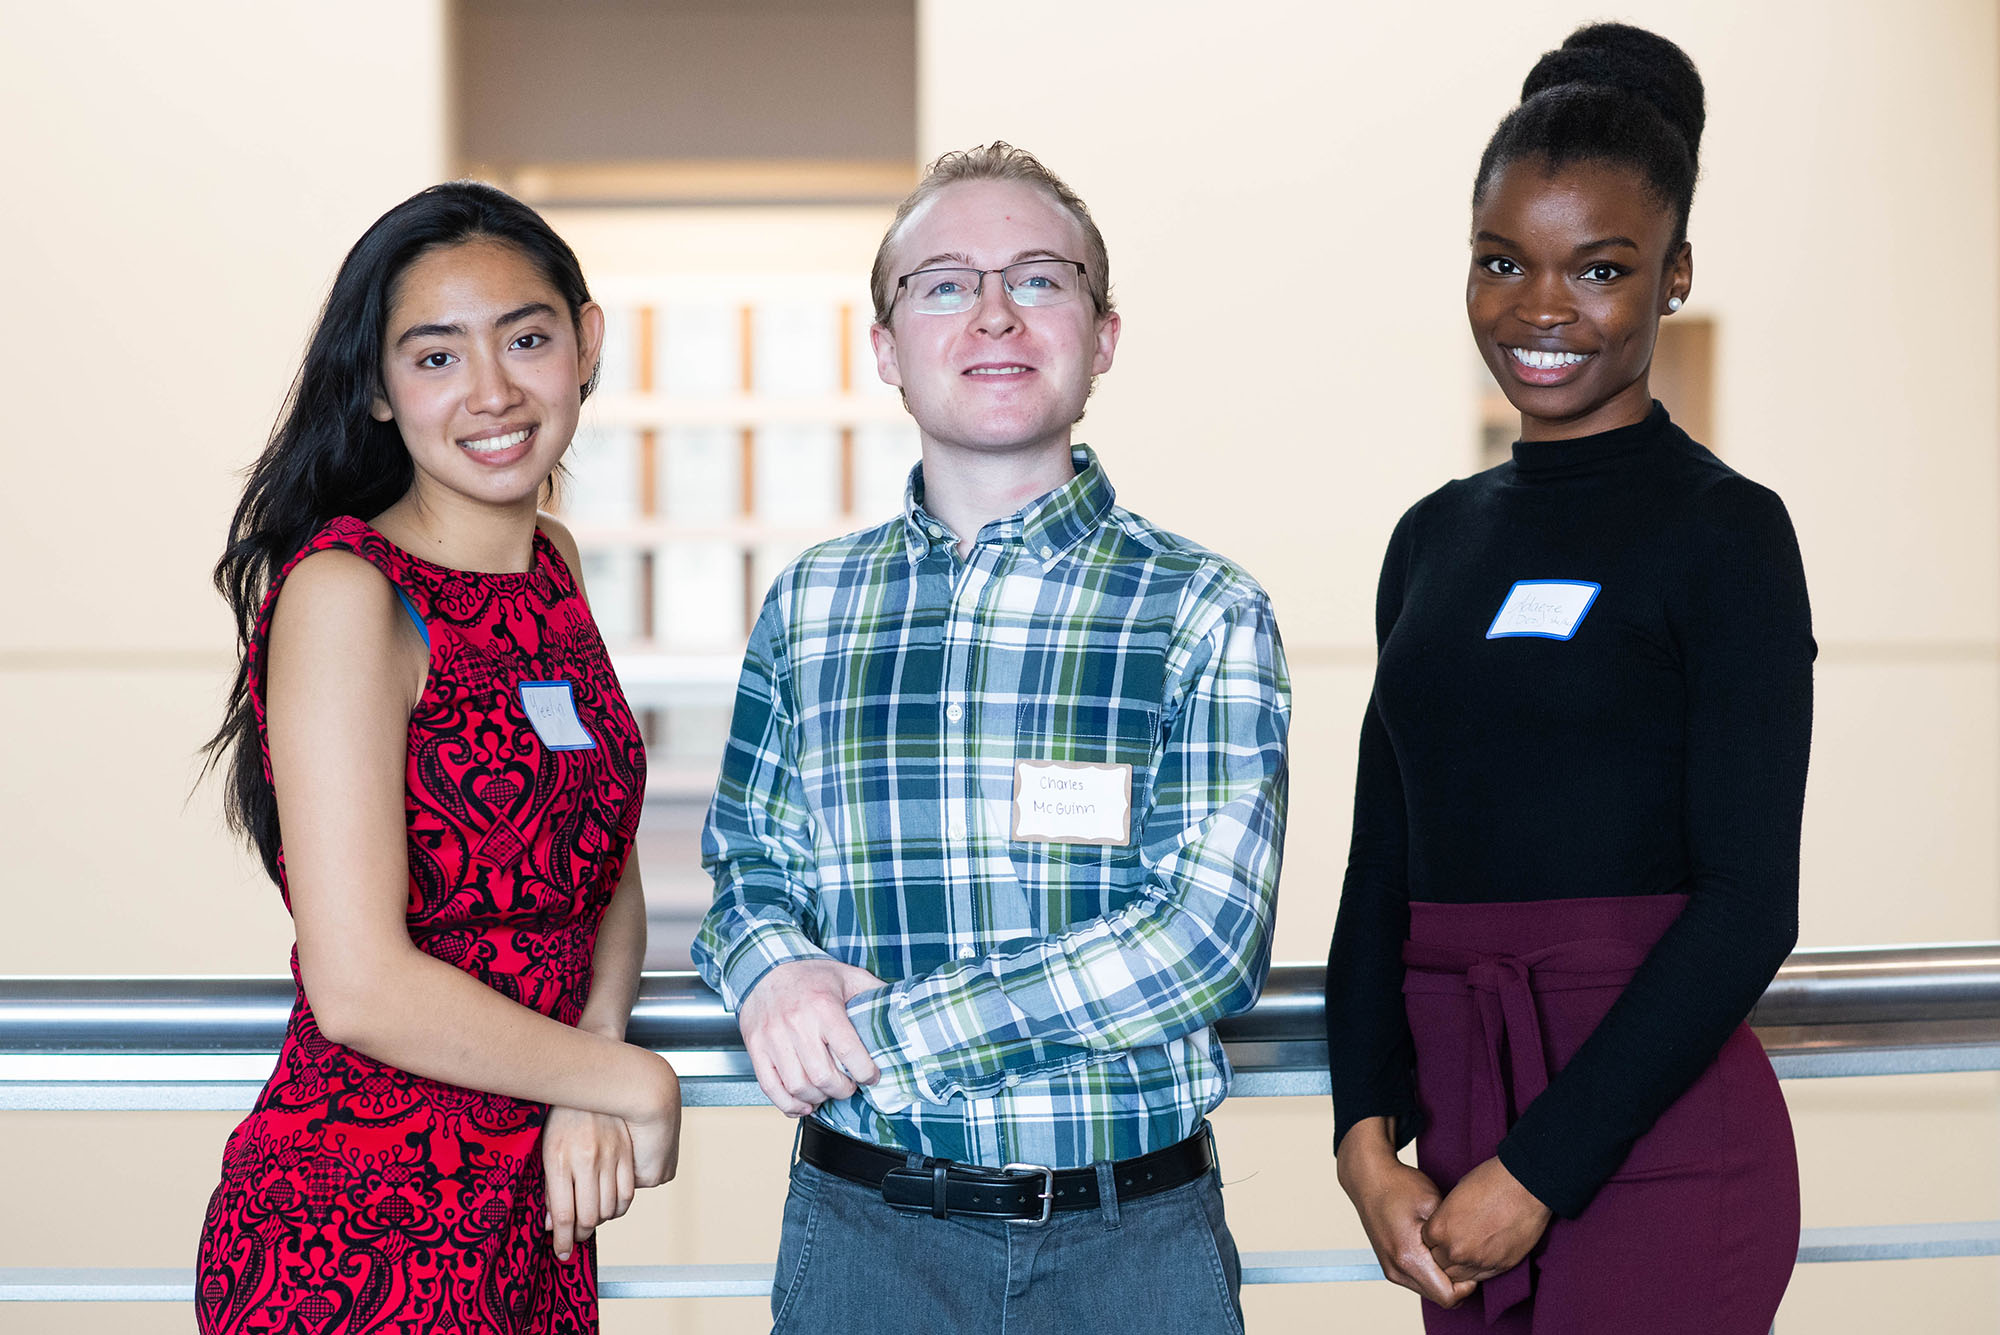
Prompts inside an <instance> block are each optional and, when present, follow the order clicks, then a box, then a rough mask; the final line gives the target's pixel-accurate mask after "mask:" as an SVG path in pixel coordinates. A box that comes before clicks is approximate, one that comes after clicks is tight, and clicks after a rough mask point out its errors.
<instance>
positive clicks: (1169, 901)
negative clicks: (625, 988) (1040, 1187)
mask: <svg viewBox="0 0 2000 1335" xmlns="http://www.w3.org/2000/svg"><path fill="white" fill-rule="evenodd" d="M1074 457H1075V463H1076V468H1077V475H1076V477H1075V479H1074V480H1073V481H1072V482H1070V483H1069V484H1068V485H1066V486H1064V487H1062V488H1060V489H1058V490H1057V491H1054V492H1052V493H1050V494H1049V495H1047V496H1044V497H1042V498H1041V499H1040V500H1038V501H1036V502H1034V503H1033V504H1031V505H1029V506H1028V507H1026V508H1025V509H1023V510H1022V511H1020V512H1018V513H1017V514H1015V515H1013V516H1011V517H1009V518H1007V519H1004V520H1000V521H996V522H995V523H993V524H989V525H988V526H987V527H986V528H985V529H983V530H982V531H981V532H980V533H979V535H978V537H977V539H976V541H975V543H974V545H973V547H972V550H971V553H970V555H969V556H968V557H967V558H965V559H964V560H963V561H961V560H960V559H959V558H958V557H957V555H956V553H955V552H954V550H953V548H954V544H955V541H956V539H955V537H954V536H953V535H952V534H951V533H950V532H948V531H947V530H946V529H945V527H944V526H943V525H942V524H940V523H938V522H937V521H936V520H934V519H932V518H931V517H930V516H929V515H927V514H926V513H925V512H924V510H923V508H922V504H921V501H922V469H921V468H919V469H918V470H916V471H915V472H914V473H913V474H912V475H911V484H910V491H909V496H908V499H907V501H906V504H905V511H904V514H903V516H902V517H901V518H899V519H898V520H895V521H893V522H891V523H889V524H885V525H883V526H881V527H879V528H875V529H871V530H868V531H867V532H864V533H858V534H854V535H851V536H849V537H845V538H840V539H837V540H835V541H832V542H828V543H824V544H821V545H820V546H818V547H815V548H813V549H811V550H810V551H808V552H806V553H805V554H804V555H802V556H801V557H800V558H799V559H798V560H797V561H795V562H794V563H793V564H792V565H791V566H789V567H788V568H787V569H786V570H785V572H784V573H783V574H782V575H780V576H779V577H778V580H777V582H776V584H775V585H773V587H772V589H771V592H770V594H769V596H768V597H767V598H766V599H765V602H764V607H763V611H762V613H761V615H760V616H759V617H758V619H757V624H756V628H755V630H754V631H753V632H752V635H751V639H750V647H749V651H748V654H747V655H746V657H745V660H744V666H743V677H742V682H741V684H740V686H739V688H738V692H737V700H736V713H735V719H734V722H733V724H732V727H731V737H730V742H729V746H728V749H727V752H726V753H725V756H724V759H723V766H722V776H721V780H720V782H719V784H718V786H717V789H716V794H715V800H714V803H713V805H712V806H711V808H710V810H709V817H708V824H707V828H706V830H705V831H704V833H703V839H702V855H703V864H704V866H706V867H707V868H708V869H709V871H710V872H711V873H712V874H713V875H714V877H715V884H716V895H715V903H714V906H713V907H712V908H711V910H710V911H709V913H708V916H707V917H706V919H704V921H703V923H702V926H701V931H700V934H699V936H698V938H697V940H696V942H695V948H694V957H695V961H696V964H697V966H698V967H699V968H700V969H701V972H702V976H703V977H704V978H706V979H707V980H708V981H709V983H710V984H711V985H712V986H714V987H716V988H717V989H718V990H720V991H721V993H722V995H723V998H724V1000H725V1001H726V1002H727V1003H728V1005H729V1006H730V1007H731V1008H732V1009H734V1008H735V1007H736V1006H737V1005H738V1004H739V1003H740V1001H741V1000H742V998H743V997H744V996H745V995H746V994H747V993H748V992H749V991H750V989H751V988H752V987H754V986H755V985H756V983H757V981H758V980H759V979H760V978H762V977H763V975H764V974H765V973H766V972H767V971H769V970H770V969H771V968H773V967H775V966H777V965H779V964H783V963H786V962H788V961H792V960H800V959H814V958H820V957H823V956H831V957H832V958H834V959H837V960H840V961H843V962H845V963H848V964H852V965H856V966H858V967H860V968H863V969H867V970H868V971H870V972H871V973H874V974H875V975H876V976H878V977H880V978H882V979H884V980H886V981H887V982H888V984H889V986H886V987H883V988H881V989H878V990H876V991H873V992H870V993H867V994H865V995H863V996H859V997H856V998H855V999H854V1000H853V1001H852V1002H851V1003H850V1004H849V1006H848V1013H849V1015H850V1017H851V1018H852V1019H853V1021H854V1024H855V1027H856V1029H857V1030H858V1031H859V1033H860V1034H861V1037H862V1038H863V1040H864V1041H865V1042H866V1043H867V1045H868V1047H869V1050H870V1052H871V1053H872V1054H873V1056H874V1057H875V1060H876V1062H877V1063H878V1064H879V1065H880V1067H881V1070H882V1076H881V1079H880V1080H879V1081H878V1082H877V1083H875V1084H874V1085H872V1086H870V1087H868V1088H867V1089H865V1090H864V1091H863V1092H862V1093H860V1094H857V1095H856V1096H854V1097H853V1098H850V1099H847V1100H844V1101H841V1102H837V1103H829V1104H827V1105H825V1106H823V1107H822V1108H821V1109H820V1110H819V1112H818V1114H817V1115H818V1116H819V1117H820V1118H821V1119H822V1120H823V1121H824V1122H826V1123H827V1124H828V1125H829V1126H831V1127H833V1128H834V1129H835V1130H838V1131H841V1132H844V1133H845V1134H847V1135H851V1136H856V1137H859V1138H861V1139H864V1140H869V1141H873V1142H876V1143H878V1144H883V1145H891V1146H898V1147H901V1148H905V1149H909V1150H914V1151H918V1152H921V1153H923V1154H926V1155H931V1156H935V1157H940V1158H950V1159H956V1160H959V1161H962V1162H968V1163H981V1164H989V1165H998V1164H1003V1163H1008V1162H1027V1163H1039V1164H1047V1165H1050V1166H1052V1167H1077V1166H1081V1165H1084V1164H1088V1163H1091V1162H1093V1161H1095V1160H1098V1159H1107V1158H1109V1159H1119V1158H1126V1157H1129V1156H1131V1155H1135V1154H1141V1153H1145V1152H1147V1151H1149V1150H1153V1149H1158V1148H1159V1147H1161V1146H1163V1145H1167V1144H1171V1143H1172V1142H1174V1141H1176V1140H1180V1139H1182V1138H1184V1137H1185V1136H1187V1135H1189V1134H1190V1133H1191V1132H1192V1131H1193V1130H1194V1128H1195V1127H1196V1126H1197V1125H1198V1124H1199V1122H1200V1120H1201V1118H1202V1117H1203V1116H1204V1115H1205V1114H1206V1113H1207V1112H1208V1111H1209V1110H1210V1109H1212V1108H1214V1107H1215V1106H1216V1105H1217V1104H1218V1103H1220V1102H1221V1101H1222V1099H1223V1096H1224V1095H1225V1094H1226V1093H1227V1092H1228V1088H1229V1064H1228V1060H1227V1059H1226V1057H1225V1056H1224V1055H1223V1050H1222V1045H1221V1043H1220V1042H1219V1041H1218V1040H1217V1039H1216V1037H1215V1033H1214V1030H1213V1029H1212V1028H1211V1026H1212V1025H1213V1023H1214V1022H1215V1021H1216V1020H1217V1019H1219V1018H1220V1017H1222V1016H1225V1015H1230V1014H1234V1013H1236V1012H1238V1011H1242V1010H1244V1009H1247V1008H1248V1007H1249V1006H1250V1005H1251V1004H1252V1003H1253V1002H1254V1001H1255V1000H1256V998H1257V994H1258V992H1259V991H1260V990H1261V988H1262V987H1263V983H1264V978H1265V975H1266V973H1267V972H1268V970H1269V966H1270V944H1271V929H1272V923H1273V918H1274V915H1275V912H1276V903H1277V884H1278V865H1279V860H1280V856H1281V853H1282V848H1283V840H1284V819H1285V790H1286V766H1285V737H1286V730H1287V727H1288V724H1289V720H1290V693H1289V686H1288V683H1287V679H1286V674H1285V664H1284V653H1283V649H1282V648H1281V646H1280V643H1279V640H1278V632H1277V626H1276V624H1275V622H1274V621H1273V619H1272V615H1271V608H1270V604H1269V601H1268V600H1267V599H1266V597H1265V595H1264V592H1263V590H1262V589H1260V588H1259V587H1258V586H1257V584H1256V583H1255V582H1254V581H1252V580H1251V579H1250V578H1249V577H1248V576H1247V575H1245V574H1244V573H1243V572H1242V571H1240V570H1238V569H1237V568H1236V567H1234V566H1232V565H1230V564H1229V563H1228V562H1227V561H1225V560H1223V559H1222V558H1220V557H1218V556H1216V555H1215V554H1214V553H1212V552H1208V551H1205V550H1203V549H1201V548H1199V547H1197V546H1195V545H1193V544H1192V543H1189V542H1187V541H1185V540H1183V539H1181V538H1178V537H1175V536H1174V535H1172V534H1169V533H1165V532H1163V531H1161V530H1160V529H1157V528H1155V527H1153V526H1152V525H1150V524H1148V523H1147V522H1146V521H1144V520H1142V519H1140V518H1138V517H1137V516H1135V515H1133V514H1131V513H1129V512H1127V511H1125V510H1123V509H1121V508H1119V507H1117V506H1116V505H1114V504H1113V493H1112V489H1111V485H1110V483H1109V481H1108V480H1107V479H1106V478H1105V476H1104V472H1103V470H1102V469H1101V468H1100V467H1099V466H1098V465H1097V462H1096V460H1095V458H1094V456H1092V454H1091V453H1090V451H1089V450H1087V449H1082V448H1079V449H1078V450H1077V451H1076V452H1075V456H1074ZM1017 758H1019V759H1029V760H1056V761H1065V762H1079V763H1098V764H1102V763H1114V764H1127V765H1130V766H1131V767H1132V843H1131V845H1130V846H1128V847H1104V846H1098V845H1088V844H1050V843H1039V842H1014V841H1012V840H1010V838H1009V835H1010V832H1011V828H1012V827H1011V823H1010V817H1011V814H1012V800H1013V782H1014V762H1015V760H1016V759H1017Z"/></svg>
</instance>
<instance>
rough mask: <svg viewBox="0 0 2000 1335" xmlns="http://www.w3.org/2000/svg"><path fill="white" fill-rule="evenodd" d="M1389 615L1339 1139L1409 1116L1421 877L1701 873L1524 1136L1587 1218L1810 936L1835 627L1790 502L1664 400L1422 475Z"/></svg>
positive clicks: (1358, 811) (1337, 1083)
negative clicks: (1821, 618)
mask: <svg viewBox="0 0 2000 1335" xmlns="http://www.w3.org/2000/svg"><path fill="white" fill-rule="evenodd" d="M1517 583H1521V584H1524V585H1525V587H1524V588H1523V589H1519V590H1517V589H1516V588H1515V586H1516V584H1517ZM1588 585H1597V586H1598V591H1597V592H1595V593H1594V594H1592V593H1591V592H1590V591H1589V590H1588V588H1587V587H1585V586H1588ZM1503 609H1504V615H1503ZM1579 610H1581V615H1580V617H1579V616H1577V615H1576V614H1577V613H1578V611H1579ZM1375 629H1376V637H1377V643H1378V647H1379V651H1380V656H1379V658H1378V660H1377V665H1376V673H1375V691H1374V694H1373V696H1372V698H1371V699H1370V701H1369V705H1368V712H1367V714H1366V716H1365V717H1364V719H1363V722H1362V727H1361V754H1360V765H1359V770H1358V773H1357V775H1356V786H1355V800H1354V835H1353V843H1352V846H1351V849H1350V852H1349V855H1348V864H1347V877H1346V881H1345V884H1344V887H1343V889H1342V892H1341V900H1340V917H1339V922H1338V925H1337V926H1336V927H1335V929H1334V935H1333V949H1332V953H1331V955H1330V956H1329V958H1328V960H1327V987H1326V1008H1327V1028H1328V1043H1327V1050H1328V1055H1329V1064H1330V1067H1331V1071H1332V1076H1333V1100H1334V1120H1335V1137H1336V1140H1335V1143H1336V1144H1338V1143H1339V1138H1340V1137H1344V1136H1345V1135H1346V1134H1347V1132H1348V1130H1349V1128H1351V1127H1352V1126H1353V1125H1354V1124H1355V1122H1357V1121H1359V1120H1361V1119H1363V1118H1367V1117H1374V1116H1380V1115H1388V1116H1391V1117H1394V1118H1396V1119H1397V1126H1398V1128H1399V1138H1400V1139H1402V1140H1407V1139H1408V1138H1409V1137H1410V1136H1411V1135H1413V1134H1414V1133H1415V1130H1416V1126H1417V1122H1418V1117H1419V1110H1418V1107H1417V1100H1416V1089H1415V1076H1414V1070H1413V1061H1414V1055H1413V1049H1412V1045H1411V1040H1410V1031H1409V1026H1408V1023H1407V1021H1406V1020H1405V1018H1404V1013H1403V996H1402V981H1403V964H1402V956H1401V950H1402V945H1403V941H1404V939H1405V937H1406V936H1407V935H1408V930H1409V920H1410V914H1409V905H1410V902H1411V901H1413V900H1415V901H1424V902H1440V903H1488V902H1496V901H1516V900H1546V899H1567V898H1576V897H1588V896H1601V895H1655V894H1686V895H1688V896H1690V899H1689V902H1688V906H1687V909H1686V911H1685V912H1684V913H1683V914H1682V915H1681V916H1680V918H1679V919H1678V920H1677V921H1676V922H1675V923H1674V925H1673V926H1672V927H1671V928H1669V929H1668V931H1667V933H1666V935H1665V936H1663V937H1662V938H1661V939H1660V941H1659V943H1658V944H1657V945H1656V946H1655V947H1654V948H1653V950H1652V952H1651V953H1650V954H1649V955H1648V957H1647V959H1646V961H1645V962H1644V964H1643V965H1642V966H1641V967H1640V969H1639V972H1638V973H1637V975H1636V976H1635V977H1634V978H1633V979H1632V982H1631V984H1630V985H1629V986H1628V987H1627V988H1626V990H1625V993H1624V995H1623V996H1621V997H1620V998H1619V1000H1618V1001H1617V1002H1616V1003H1615V1004H1614V1005H1613V1007H1612V1009H1611V1010H1610V1012H1609V1013H1608V1014H1607V1015H1606V1016H1605V1018H1604V1020H1603V1022H1602V1023H1601V1024H1600V1025H1599V1026H1598V1028H1597V1030H1596V1031H1595V1032H1594V1033H1593V1034H1592V1035H1591V1037H1590V1038H1589V1039H1588V1040H1587V1041H1586V1042H1585V1043H1584V1045H1583V1047H1582V1048H1581V1049H1580V1050H1579V1051H1578V1052H1577V1053H1576V1055H1575V1057H1574V1058H1573V1059H1572V1060H1571V1061H1570V1063H1569V1065H1568V1066H1566V1067H1565V1068H1564V1069H1563V1070H1562V1072H1561V1073H1560V1074H1558V1075H1557V1076H1556V1078H1555V1079H1554V1080H1553V1081H1552V1082H1551V1083H1550V1085H1549V1087H1548V1089H1547V1090H1546V1091H1545V1092H1544V1093H1543V1094H1542V1095H1541V1097H1539V1098H1537V1099H1536V1100H1535V1101H1534V1102H1533V1103H1531V1104H1530V1105H1529V1106H1528V1107H1527V1108H1526V1109H1524V1110H1523V1111H1522V1114H1521V1117H1520V1119H1519V1121H1518V1122H1516V1124H1515V1125H1514V1127H1513V1129H1512V1130H1511V1131H1510V1132H1509V1133H1508V1135H1507V1138H1506V1139H1505V1140H1504V1141H1503V1142H1502V1143H1501V1146H1500V1160H1501V1162H1502V1163H1504V1164H1505V1165H1506V1166H1507V1169H1508V1171H1510V1172H1511V1173H1513V1174H1514V1176H1515V1177H1516V1178H1518V1179H1519V1180H1520V1182H1521V1183H1522V1185H1524V1186H1525V1187H1527V1188H1528V1190H1530V1191H1531V1192H1533V1193H1534V1194H1535V1195H1536V1196H1537V1197H1539V1198H1540V1199H1541V1200H1542V1201H1543V1202H1544V1203H1545V1204H1547V1205H1548V1206H1549V1207H1550V1208H1551V1209H1553V1210H1555V1211H1556V1212H1557V1213H1558V1214H1561V1215H1564V1216H1567V1217H1574V1216H1575V1215H1577V1214H1579V1213H1581V1212H1582V1210H1583V1208H1584V1206H1585V1205H1587V1204H1588V1203H1589V1202H1590V1199H1591V1197H1592V1196H1593V1195H1595V1193H1596V1191H1597V1189H1598V1187H1599V1186H1601V1185H1602V1184H1603V1182H1604V1180H1605V1179H1606V1178H1607V1177H1609V1176H1610V1175H1611V1174H1612V1173H1613V1172H1615V1171H1617V1169H1618V1166H1619V1164H1620V1163H1621V1162H1623V1160H1624V1158H1625V1155H1626V1152H1627V1151H1628V1150H1629V1149H1630V1148H1631V1145H1632V1142H1633V1141H1634V1140H1636V1139H1637V1138H1638V1137H1639V1136H1641V1135H1643V1134H1644V1133H1645V1132H1646V1131H1647V1130H1648V1129H1650V1128H1651V1127H1652V1125H1653V1123H1654V1121H1655V1120H1656V1119H1657V1118H1658V1117H1659V1115H1660V1114H1661V1113H1662V1112H1663V1111H1665V1109H1666V1108H1667V1106H1668V1105H1669V1104H1671V1103H1672V1102H1673V1101H1674V1100H1675V1099H1676V1098H1678V1097H1679V1096H1680V1095H1681V1093H1682V1092H1683V1091H1684V1090H1685V1089H1686V1088H1687V1087H1688V1086H1689V1085H1690V1084H1692V1083H1693V1082H1694V1079H1695V1077H1696V1076H1698V1075H1699V1074H1700V1073H1701V1072H1702V1070H1703V1069H1704V1068H1705V1067H1706V1066H1707V1065H1708V1064H1709V1063H1710V1062H1712V1061H1713V1060H1714V1059H1715V1056H1716V1053H1717V1052H1718V1051H1719V1050H1720V1049H1721V1047H1722V1044H1723V1042H1724V1040H1726V1039H1727V1038H1728V1036H1729V1034H1730V1032H1731V1030H1733V1029H1734V1028H1735V1027H1736V1025H1737V1024H1738V1023H1740V1022H1741V1021H1742V1020H1743V1018H1744V1017H1745V1016H1746V1015H1747V1014H1748V1013H1749V1011H1750V1008H1751V1006H1752V1005H1754V1004H1755V1003H1756V1001H1757V999H1758V997H1759V996H1761V995H1762V993H1763V991H1764V988H1765V987H1766V986H1767V985H1768V984H1769V982H1770V980H1771V977H1772V975H1773V974H1774V973H1776V972H1777V969H1778V966H1779V965H1780V964H1781V963H1782V962H1783V961H1784V959H1785V956H1786V955H1787V953H1789V952H1790V950H1791V948H1792V945H1793V943H1794V942H1795V940H1796V939H1797V935H1798V875H1799V817H1800V810H1801V807H1802V805H1803V801H1804V794H1805V778H1806V753H1807V748H1808V744H1809V741H1810V735H1811V731H1812V660H1813V656H1814V652H1815V649H1814V645H1813V640H1812V626H1811V617H1810V613H1809V610H1808V608H1807V604H1806V584H1805V573H1804V571H1803V569H1802V568H1801V566H1800V562H1799V550H1798V542H1797V539H1796V538H1795V537H1794V536H1793V533H1792V525H1791V521H1790V519H1789V518H1788V517H1787V515H1786V514H1785V507H1784V504H1783V503H1782V502H1781V501H1779V499H1778V497H1777V496H1776V495H1775V494H1774V493H1772V492H1771V491H1769V490H1767V489H1766V488H1764V487H1760V486H1758V485H1757V484H1756V483H1754V482H1751V481H1749V480H1748V479H1746V478H1744V477H1742V476H1740V475H1739V474H1737V473H1736V472H1734V471H1732V470H1731V469H1730V468H1729V467H1728V466H1727V465H1725V464H1723V463H1722V462H1721V461H1720V460H1718V459H1717V458H1716V457H1715V456H1714V455H1713V454H1711V453H1709V451H1707V450H1706V449H1704V448H1702V447H1701V446H1700V445H1698V444H1696V443H1695V442H1694V441H1692V440H1690V439H1689V438H1688V436H1687V433H1685V432H1683V431H1682V430H1681V429H1680V428H1679V427H1677V426H1675V425H1673V423H1672V422H1670V421H1669V420H1668V418H1667V413H1666V410H1665V409H1664V408H1662V407H1661V406H1660V405H1659V404H1658V403H1655V404H1654V405H1653V408H1652V412H1651V413H1650V415H1649V416H1647V418H1646V419H1645V421H1643V422H1640V423H1638V424H1636V425H1633V426H1628V427H1621V428H1618V429H1617V430H1613V431H1607V432H1603V433H1601V434H1599V435H1595V436H1588V437H1584V438H1582V439H1578V440H1567V441H1548V442H1534V443H1526V442H1522V443H1517V444H1516V445H1515V446H1514V457H1513V459H1512V461H1511V462H1508V463H1503V464H1501V465H1500V466H1499V467H1497V468H1492V469H1488V470H1487V471H1486V472H1484V473H1480V474H1478V475H1477V476H1474V477H1470V478H1464V479H1461V480H1459V481H1456V482H1452V483H1449V484H1447V485H1446V486H1444V487H1443V488H1441V489H1440V490H1438V491H1436V492H1433V493H1432V494H1431V495H1429V496H1427V497H1425V498H1424V499H1423V500H1422V501H1419V502H1418V503H1417V504H1416V505H1415V506H1414V507H1412V508H1411V510H1410V511H1409V513H1407V514H1405V515H1404V516H1403V518H1402V521H1401V522H1400V523H1398V524H1397V525H1396V530H1395V534H1394V536H1393V537H1391V538H1390V540H1389V552H1388V556H1387V558H1386V559H1385V560H1384V562H1383V565H1382V579H1381V584H1380V586H1379V590H1378V593H1377V598H1376V611H1375ZM1495 631H1498V632H1502V633H1501V634H1499V635H1498V636H1497V637H1494V638H1489V633H1490V632H1495ZM1565 634H1566V635H1567V637H1566V638H1564V636H1565ZM1717 1134H1718V1135H1721V1134H1723V1129H1722V1128H1719V1127H1718V1128H1717Z"/></svg>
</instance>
